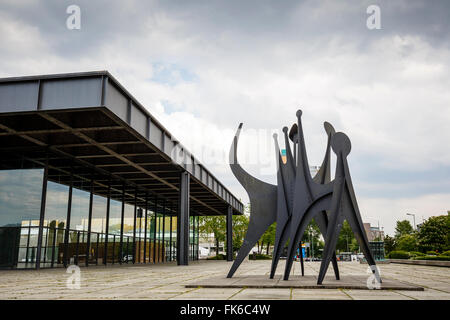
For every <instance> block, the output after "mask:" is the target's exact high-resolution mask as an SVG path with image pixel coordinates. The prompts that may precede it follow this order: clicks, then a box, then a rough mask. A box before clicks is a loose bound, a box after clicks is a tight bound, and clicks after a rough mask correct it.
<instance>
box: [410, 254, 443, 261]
mask: <svg viewBox="0 0 450 320" xmlns="http://www.w3.org/2000/svg"><path fill="white" fill-rule="evenodd" d="M416 260H438V261H450V256H444V255H440V256H425V257H417V258H416Z"/></svg>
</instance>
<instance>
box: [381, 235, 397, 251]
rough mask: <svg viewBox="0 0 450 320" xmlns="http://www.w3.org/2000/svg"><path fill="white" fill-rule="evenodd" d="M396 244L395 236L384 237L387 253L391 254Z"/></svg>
mask: <svg viewBox="0 0 450 320" xmlns="http://www.w3.org/2000/svg"><path fill="white" fill-rule="evenodd" d="M396 246H397V243H396V240H395V238H394V237H390V236H388V235H387V236H386V237H384V251H385V252H386V254H389V252H391V251H394V250H395V247H396Z"/></svg>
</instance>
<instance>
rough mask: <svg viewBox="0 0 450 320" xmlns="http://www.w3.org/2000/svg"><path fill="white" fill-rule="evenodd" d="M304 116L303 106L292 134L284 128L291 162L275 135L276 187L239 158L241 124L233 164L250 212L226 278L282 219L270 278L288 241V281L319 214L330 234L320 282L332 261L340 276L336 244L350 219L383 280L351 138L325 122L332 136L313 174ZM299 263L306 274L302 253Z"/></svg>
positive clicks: (326, 235)
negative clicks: (351, 158)
mask: <svg viewBox="0 0 450 320" xmlns="http://www.w3.org/2000/svg"><path fill="white" fill-rule="evenodd" d="M301 116H302V112H301V110H299V111H297V123H296V124H294V125H293V126H292V127H291V129H290V130H289V133H288V128H287V127H284V128H283V133H284V141H285V148H286V163H283V161H282V158H281V153H280V150H279V146H278V137H277V135H274V140H275V149H276V156H277V185H276V186H275V185H272V184H269V183H266V182H263V181H261V180H258V179H256V178H255V177H253V176H251V175H250V174H248V173H247V172H246V171H245V170H244V169H243V168H242V167H241V165H240V164H239V163H238V160H237V145H238V140H239V135H240V132H241V129H242V123H241V124H240V125H239V128H238V130H237V133H236V135H235V137H234V140H233V143H232V146H231V150H230V167H231V170H232V171H233V174H234V175H235V176H236V178H237V179H238V180H239V182H240V183H241V184H242V186H243V187H244V188H245V190H246V191H247V193H248V195H249V198H250V207H251V209H250V211H251V212H250V221H249V226H248V230H247V234H246V236H245V239H244V243H243V245H242V247H241V248H240V250H239V252H238V255H237V258H236V260H235V261H234V263H233V265H232V267H231V269H230V271H229V273H228V276H227V277H228V278H231V277H232V276H233V274H234V273H235V272H236V270H237V268H238V267H239V265H240V264H241V263H242V261H243V260H244V259H245V257H246V256H247V255H248V254H249V252H250V250H251V249H252V248H253V247H254V245H255V244H256V242H257V241H258V240H259V239H260V237H261V236H262V235H263V233H264V232H265V231H266V230H267V228H268V227H269V226H270V225H271V224H272V223H274V222H277V227H276V234H275V245H274V251H273V258H272V266H271V270H270V278H273V277H274V275H275V271H276V268H277V265H278V261H279V259H280V255H281V252H282V251H283V249H284V248H285V246H286V244H287V243H288V255H287V260H286V265H285V270H284V280H288V279H289V275H290V273H291V269H292V264H293V261H294V257H295V254H296V252H297V250H298V248H299V243H300V239H301V238H302V236H303V233H304V232H305V229H306V228H307V226H308V224H309V223H310V221H311V220H312V219H313V218H314V220H315V221H316V223H317V225H318V227H319V229H320V232H321V233H322V235H323V237H324V239H325V247H324V250H323V254H322V262H321V266H320V271H319V276H318V279H317V283H318V284H321V283H322V282H323V279H324V277H325V274H326V271H327V269H328V266H329V264H330V262H331V263H332V265H333V269H334V273H335V277H336V279H337V280H339V269H338V264H337V260H336V254H335V248H336V243H337V239H338V236H339V232H340V230H341V228H342V224H343V222H344V220H345V219H346V220H347V221H348V223H349V224H350V227H351V229H352V231H353V232H354V233H355V236H356V239H357V241H358V243H359V245H360V247H361V249H362V251H363V253H364V256H365V257H366V260H367V262H368V263H369V265H370V266H373V267H372V272H373V273H374V274H375V276H376V278H377V280H378V281H379V282H381V279H380V277H379V274H378V272H377V269H376V267H375V260H374V258H373V256H372V253H371V251H370V248H369V244H368V241H367V236H366V234H365V231H364V228H363V223H362V220H361V215H360V213H359V209H358V204H357V202H356V197H355V194H354V191H353V185H352V182H351V177H350V171H349V169H348V164H347V156H348V154H349V153H350V149H351V144H350V140H349V139H348V137H347V136H346V135H345V134H344V133H342V132H338V133H336V132H335V130H334V128H333V126H332V125H331V124H329V123H328V122H325V123H324V128H325V132H326V134H327V136H328V141H327V148H326V152H325V157H324V159H323V162H322V165H321V167H320V170H319V171H318V172H317V174H316V175H315V176H314V177H311V174H310V171H309V164H308V159H307V156H306V150H305V140H304V136H303V129H302V123H301ZM290 141H292V143H293V147H294V154H292V151H291V142H290ZM330 149H332V150H333V152H334V153H335V154H336V157H337V161H336V172H335V179H334V180H333V181H331V180H330V172H331V164H330V156H331V151H330ZM301 256H302V255H301V254H300V257H301ZM300 262H301V270H302V275H304V267H303V259H302V258H301V261H300Z"/></svg>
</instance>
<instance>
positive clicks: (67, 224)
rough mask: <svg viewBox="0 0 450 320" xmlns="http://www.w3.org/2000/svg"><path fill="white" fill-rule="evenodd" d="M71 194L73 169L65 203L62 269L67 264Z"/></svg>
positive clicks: (71, 169)
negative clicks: (65, 215)
mask: <svg viewBox="0 0 450 320" xmlns="http://www.w3.org/2000/svg"><path fill="white" fill-rule="evenodd" d="M72 192H73V168H70V183H69V199H68V202H67V217H66V233H65V234H64V258H63V260H64V267H65V268H67V265H68V264H69V261H68V259H69V257H68V256H67V255H68V253H69V237H70V217H71V214H72Z"/></svg>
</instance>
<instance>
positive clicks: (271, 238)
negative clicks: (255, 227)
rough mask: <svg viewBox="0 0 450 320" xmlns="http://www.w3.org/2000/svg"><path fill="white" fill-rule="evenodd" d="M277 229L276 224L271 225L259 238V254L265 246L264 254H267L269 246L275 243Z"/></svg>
mask: <svg viewBox="0 0 450 320" xmlns="http://www.w3.org/2000/svg"><path fill="white" fill-rule="evenodd" d="M276 229H277V223H276V222H274V223H272V224H271V225H270V226H269V228H267V230H266V232H264V234H263V235H262V236H261V239H259V241H258V247H259V253H261V251H262V249H263V246H264V245H265V246H266V254H269V252H268V251H269V247H270V245H272V244H274V243H275V233H276Z"/></svg>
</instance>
